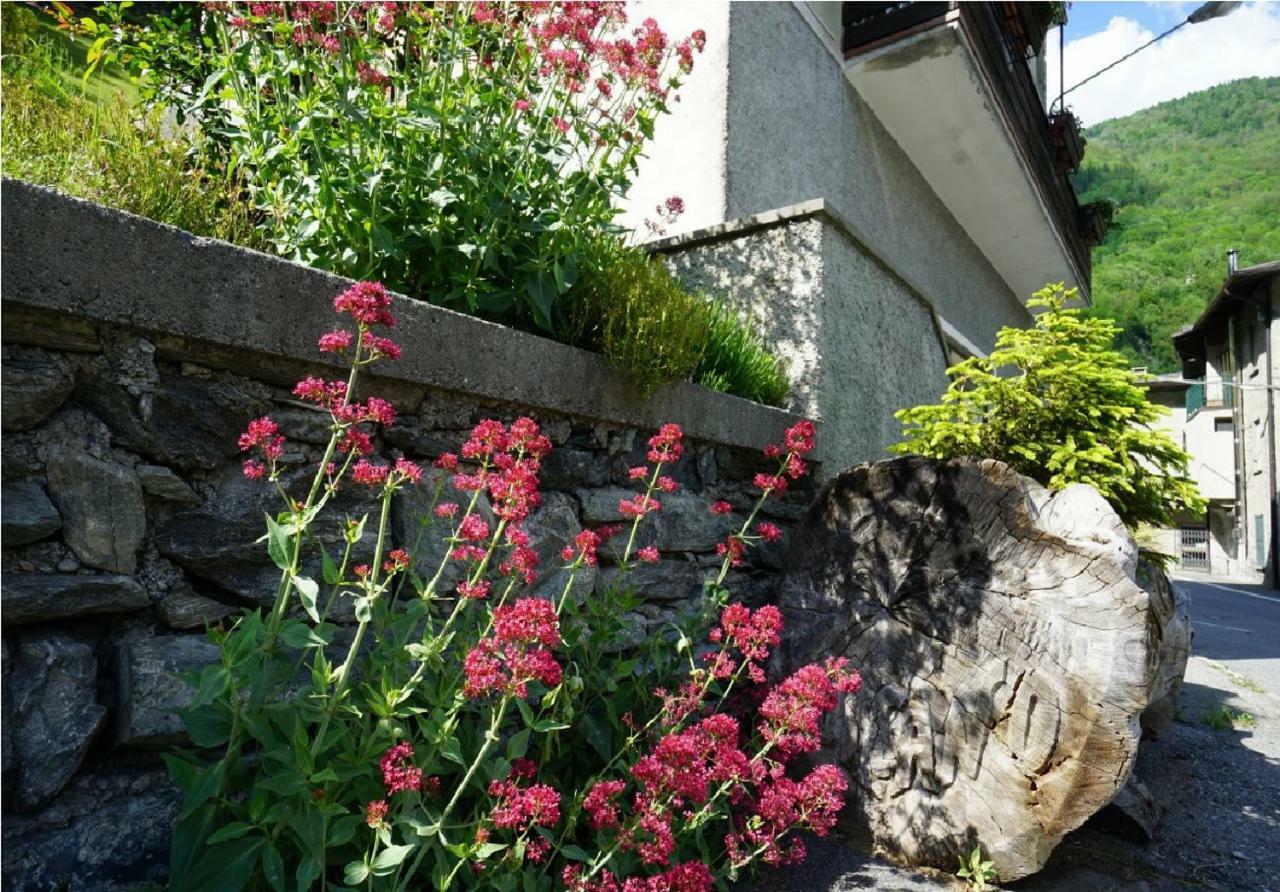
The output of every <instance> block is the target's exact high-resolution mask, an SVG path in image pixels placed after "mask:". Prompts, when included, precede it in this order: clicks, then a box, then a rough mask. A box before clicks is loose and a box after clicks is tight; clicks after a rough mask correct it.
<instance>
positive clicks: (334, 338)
mask: <svg viewBox="0 0 1280 892" xmlns="http://www.w3.org/2000/svg"><path fill="white" fill-rule="evenodd" d="M317 346H318V347H319V348H320V350H321V352H324V353H342V352H345V351H346V350H348V349H350V347H351V332H349V331H343V330H342V329H337V330H335V331H331V332H329V333H328V334H322V335H321V336H320V340H319V341H318V342H317Z"/></svg>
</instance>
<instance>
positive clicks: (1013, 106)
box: [841, 0, 1091, 282]
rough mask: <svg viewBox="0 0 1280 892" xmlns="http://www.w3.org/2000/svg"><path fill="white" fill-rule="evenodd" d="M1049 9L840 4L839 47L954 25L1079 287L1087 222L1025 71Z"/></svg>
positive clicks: (1086, 264)
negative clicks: (963, 38) (992, 99)
mask: <svg viewBox="0 0 1280 892" xmlns="http://www.w3.org/2000/svg"><path fill="white" fill-rule="evenodd" d="M1053 6H1054V4H1049V3H988V2H964V3H961V2H954V0H953V2H945V3H934V2H927V3H845V4H844V6H843V8H842V11H841V16H842V22H843V24H844V34H843V38H842V41H841V43H842V47H843V50H844V54H845V57H846V58H849V57H851V56H854V55H860V54H862V53H866V52H870V51H871V50H874V49H877V48H879V47H882V46H885V45H888V44H891V43H895V42H896V41H898V40H902V39H903V38H906V37H908V36H910V35H912V34H915V33H919V32H922V31H927V30H930V29H932V28H936V27H940V26H942V25H943V24H945V23H948V22H957V21H958V22H959V25H960V27H961V29H962V30H963V32H964V34H965V36H966V37H967V38H968V43H969V45H970V46H971V47H972V48H973V55H974V56H975V57H976V60H977V62H978V64H979V66H980V67H981V69H982V71H983V73H984V74H985V79H986V81H987V83H988V84H989V87H990V92H991V93H992V94H993V95H994V97H995V100H996V103H997V104H998V106H999V109H1000V112H1001V113H1002V116H1003V118H1004V119H1005V121H1006V122H1007V124H1008V130H1009V133H1010V136H1011V138H1012V140H1013V142H1014V144H1015V146H1016V147H1017V150H1018V152H1019V154H1020V155H1021V156H1022V158H1023V161H1024V163H1025V164H1026V167H1027V169H1028V170H1029V171H1030V173H1031V177H1032V179H1033V180H1034V182H1035V183H1036V186H1037V190H1038V191H1039V193H1040V196H1041V199H1042V201H1043V203H1044V205H1045V207H1046V208H1048V210H1049V214H1050V217H1051V219H1052V220H1053V223H1054V226H1055V228H1056V229H1057V231H1058V233H1059V235H1060V238H1061V239H1062V242H1063V245H1064V246H1065V248H1066V250H1067V252H1068V254H1069V255H1070V257H1071V259H1072V261H1073V263H1074V264H1075V266H1076V269H1077V271H1078V273H1079V275H1080V277H1081V279H1082V280H1083V281H1085V282H1088V281H1089V277H1090V273H1091V260H1090V256H1089V245H1088V244H1087V242H1086V233H1085V216H1086V215H1085V214H1083V213H1082V211H1081V208H1080V203H1079V201H1078V200H1077V199H1076V192H1075V188H1074V187H1073V186H1072V184H1071V180H1070V178H1069V176H1068V175H1067V174H1065V173H1063V172H1062V170H1061V167H1060V164H1059V162H1058V157H1057V155H1058V152H1057V148H1056V147H1055V145H1054V141H1053V137H1052V134H1051V132H1050V126H1049V117H1048V115H1047V113H1046V110H1045V107H1044V102H1043V100H1042V99H1041V93H1040V89H1039V87H1038V86H1037V85H1036V82H1035V78H1034V77H1033V76H1032V73H1031V66H1030V65H1029V64H1028V56H1029V54H1033V53H1035V52H1038V51H1039V50H1040V49H1041V47H1042V46H1043V43H1044V38H1045V32H1046V30H1047V28H1048V27H1049V25H1050V17H1051V14H1052V10H1053Z"/></svg>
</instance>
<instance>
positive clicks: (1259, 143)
mask: <svg viewBox="0 0 1280 892" xmlns="http://www.w3.org/2000/svg"><path fill="white" fill-rule="evenodd" d="M1085 135H1086V136H1087V138H1088V140H1089V147H1088V151H1087V153H1086V155H1085V162H1084V165H1083V167H1082V168H1081V170H1080V172H1079V173H1078V174H1076V181H1075V182H1076V189H1077V191H1079V193H1080V200H1081V201H1082V202H1088V201H1094V200H1097V199H1100V198H1110V199H1113V200H1114V201H1116V202H1117V203H1118V205H1119V208H1118V210H1117V213H1116V217H1115V222H1114V224H1113V226H1112V230H1111V233H1110V235H1109V236H1108V237H1107V241H1106V242H1105V243H1104V244H1103V245H1101V246H1100V247H1098V248H1096V249H1095V250H1094V252H1093V259H1094V271H1093V300H1094V309H1093V310H1092V311H1091V312H1092V313H1093V314H1096V315H1097V316H1100V317H1108V318H1111V319H1113V320H1114V321H1115V323H1116V324H1117V325H1118V326H1119V328H1120V333H1119V335H1118V337H1117V346H1118V347H1119V349H1120V350H1121V352H1122V353H1123V354H1124V355H1125V356H1126V357H1127V359H1128V360H1129V361H1130V362H1131V363H1132V364H1133V365H1139V366H1148V367H1150V368H1152V369H1153V370H1155V371H1171V370H1173V369H1175V368H1177V358H1176V357H1175V355H1174V352H1173V345H1172V344H1171V343H1170V336H1171V335H1173V334H1174V333H1175V332H1176V331H1178V329H1180V328H1182V327H1183V326H1184V325H1189V324H1190V323H1192V322H1194V321H1195V319H1196V317H1197V316H1198V315H1199V314H1200V312H1201V311H1202V310H1203V309H1204V307H1205V305H1206V304H1207V303H1208V302H1209V300H1210V299H1211V298H1212V297H1213V295H1214V294H1215V293H1216V292H1217V290H1218V288H1219V287H1220V286H1221V284H1222V280H1223V279H1224V278H1225V276H1226V251H1227V250H1228V249H1229V248H1236V249H1238V250H1239V251H1240V258H1241V264H1242V265H1251V264H1254V263H1262V262H1265V261H1268V260H1275V259H1277V258H1280V78H1249V79H1246V80H1239V81H1234V82H1232V83H1229V84H1223V85H1221V86H1217V87H1212V88H1210V89H1208V90H1202V91H1201V92H1199V93H1192V94H1191V95H1189V96H1184V97H1183V98H1181V99H1175V100H1172V101H1170V102H1163V103H1161V104H1159V105H1156V106H1153V107H1151V108H1148V109H1144V110H1143V111H1140V112H1137V113H1136V114H1132V115H1129V116H1128V117H1125V118H1118V119H1116V120H1114V121H1106V122H1104V123H1102V124H1099V125H1097V126H1095V127H1090V128H1089V129H1087V130H1086V131H1085Z"/></svg>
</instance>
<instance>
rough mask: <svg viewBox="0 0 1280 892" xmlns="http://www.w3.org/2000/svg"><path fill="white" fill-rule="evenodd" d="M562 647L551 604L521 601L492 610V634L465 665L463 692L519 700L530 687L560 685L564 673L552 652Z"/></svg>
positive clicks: (475, 649)
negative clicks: (539, 683) (540, 684)
mask: <svg viewBox="0 0 1280 892" xmlns="http://www.w3.org/2000/svg"><path fill="white" fill-rule="evenodd" d="M559 646H560V618H559V617H558V616H557V615H556V611H555V608H554V607H553V606H552V604H551V602H550V601H545V600H543V599H542V598H521V599H520V600H518V601H516V602H515V603H514V604H510V605H506V606H502V607H498V608H496V609H495V610H494V611H493V633H492V634H491V635H489V636H487V637H485V638H481V639H480V640H479V641H478V642H477V643H476V646H475V647H473V648H472V649H471V650H470V651H469V652H468V653H467V656H466V658H465V660H464V661H463V672H464V682H463V694H464V695H465V696H466V697H469V698H471V699H479V698H482V697H486V696H488V695H490V694H499V695H501V696H504V697H517V698H520V699H523V698H525V697H527V696H528V695H529V683H530V682H533V681H537V682H541V683H542V684H543V685H545V686H546V687H548V688H553V687H555V686H556V685H558V684H559V683H560V679H561V678H562V677H563V669H562V668H561V666H560V664H559V663H558V662H556V658H555V657H554V656H553V655H552V653H551V652H552V651H553V650H554V649H555V648H557V647H559Z"/></svg>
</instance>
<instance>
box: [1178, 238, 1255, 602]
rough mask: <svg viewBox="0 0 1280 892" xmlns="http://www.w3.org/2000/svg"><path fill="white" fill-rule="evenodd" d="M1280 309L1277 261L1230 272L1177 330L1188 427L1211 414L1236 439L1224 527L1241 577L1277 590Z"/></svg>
mask: <svg viewBox="0 0 1280 892" xmlns="http://www.w3.org/2000/svg"><path fill="white" fill-rule="evenodd" d="M1233 265H1234V264H1233ZM1278 313H1280V261H1272V262H1270V263H1263V264H1259V265H1257V266H1250V267H1247V268H1243V269H1233V270H1232V271H1231V272H1230V274H1229V275H1228V277H1227V280H1226V282H1224V283H1223V286H1222V289H1221V290H1220V291H1219V292H1218V294H1217V295H1216V296H1215V297H1214V298H1213V300H1211V301H1210V302H1209V305H1208V306H1207V307H1206V308H1205V310H1204V312H1203V313H1202V314H1201V315H1200V318H1199V319H1198V320H1196V322H1195V324H1194V325H1192V326H1190V327H1188V328H1187V329H1185V330H1183V331H1182V332H1179V333H1178V334H1177V335H1175V336H1174V339H1173V343H1174V348H1175V349H1176V350H1177V351H1178V356H1179V359H1180V360H1181V362H1182V374H1183V377H1184V378H1186V379H1188V380H1190V381H1191V382H1192V383H1191V385H1190V386H1189V387H1188V390H1187V399H1186V412H1187V416H1188V420H1187V424H1188V426H1189V425H1190V423H1191V421H1192V420H1193V419H1194V418H1198V417H1201V416H1202V415H1206V414H1207V415H1209V417H1211V418H1213V423H1214V425H1215V430H1216V431H1218V432H1227V433H1229V434H1230V437H1231V447H1230V448H1231V453H1232V469H1233V474H1232V481H1231V487H1230V489H1231V501H1230V505H1231V510H1230V512H1229V513H1224V514H1223V515H1222V517H1221V519H1220V520H1219V525H1220V526H1221V527H1222V531H1221V535H1222V538H1223V545H1224V547H1225V548H1226V549H1227V552H1228V554H1229V555H1230V557H1231V558H1232V559H1233V563H1234V568H1235V571H1236V575H1243V576H1245V577H1247V578H1253V579H1256V580H1257V581H1260V582H1265V583H1266V584H1268V585H1271V586H1277V587H1280V543H1278V542H1277V538H1278V534H1280V505H1278V504H1277V503H1278V501H1280V484H1278V483H1277V467H1278V466H1280V446H1278V445H1277V437H1276V427H1275V426H1276V409H1277V406H1276V404H1277V390H1278V389H1280V322H1277V321H1276V316H1277V314H1278ZM1214 448H1215V449H1216V450H1218V451H1219V452H1220V451H1221V449H1222V447H1221V446H1219V445H1216V444H1215V447H1214ZM1223 489H1224V490H1225V487H1224V488H1223ZM1205 495H1206V496H1207V497H1209V498H1211V499H1212V496H1211V495H1210V493H1208V492H1206V493H1205ZM1210 527H1211V529H1212V527H1213V516H1212V514H1211V515H1210Z"/></svg>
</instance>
